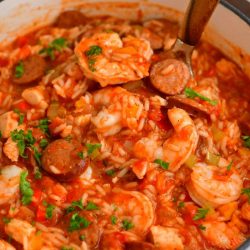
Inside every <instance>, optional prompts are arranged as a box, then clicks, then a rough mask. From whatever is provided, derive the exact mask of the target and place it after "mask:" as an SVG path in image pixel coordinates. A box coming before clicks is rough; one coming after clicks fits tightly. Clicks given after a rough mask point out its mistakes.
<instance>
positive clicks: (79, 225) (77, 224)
mask: <svg viewBox="0 0 250 250" xmlns="http://www.w3.org/2000/svg"><path fill="white" fill-rule="evenodd" d="M90 223H91V222H90V221H88V220H87V219H85V218H84V217H81V216H79V214H78V213H74V214H73V215H72V217H71V219H70V222H69V227H68V231H69V232H73V231H76V230H79V229H83V228H87V227H88V226H89V225H90Z"/></svg>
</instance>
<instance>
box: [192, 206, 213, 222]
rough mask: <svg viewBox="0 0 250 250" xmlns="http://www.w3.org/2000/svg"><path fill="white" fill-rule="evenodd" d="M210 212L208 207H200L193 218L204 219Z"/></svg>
mask: <svg viewBox="0 0 250 250" xmlns="http://www.w3.org/2000/svg"><path fill="white" fill-rule="evenodd" d="M208 212H209V209H208V208H198V209H197V212H196V214H195V216H194V217H193V220H200V219H204V218H205V217H206V215H207V213H208Z"/></svg>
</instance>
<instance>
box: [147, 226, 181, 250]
mask: <svg viewBox="0 0 250 250" xmlns="http://www.w3.org/2000/svg"><path fill="white" fill-rule="evenodd" d="M150 237H151V239H152V241H153V243H154V245H155V247H156V248H155V249H157V250H165V249H168V250H183V249H184V244H183V242H182V238H181V237H180V235H179V232H178V230H177V229H176V228H173V227H162V226H152V227H151V229H150Z"/></svg>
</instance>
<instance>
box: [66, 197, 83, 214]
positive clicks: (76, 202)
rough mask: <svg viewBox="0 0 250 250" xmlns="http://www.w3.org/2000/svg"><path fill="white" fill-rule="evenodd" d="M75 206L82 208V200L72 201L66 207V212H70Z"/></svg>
mask: <svg viewBox="0 0 250 250" xmlns="http://www.w3.org/2000/svg"><path fill="white" fill-rule="evenodd" d="M76 208H80V209H81V210H82V209H84V207H83V204H82V200H78V201H73V202H72V203H71V206H69V207H67V208H66V213H67V214H68V213H71V212H73V211H75V210H76Z"/></svg>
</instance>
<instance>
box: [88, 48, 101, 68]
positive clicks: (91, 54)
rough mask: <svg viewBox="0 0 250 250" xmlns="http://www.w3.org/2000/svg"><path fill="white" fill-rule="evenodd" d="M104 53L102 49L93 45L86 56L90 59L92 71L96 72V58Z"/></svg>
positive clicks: (89, 64) (89, 63)
mask: <svg viewBox="0 0 250 250" xmlns="http://www.w3.org/2000/svg"><path fill="white" fill-rule="evenodd" d="M101 53H102V48H101V47H100V46H98V45H92V46H90V48H89V49H88V50H87V51H86V52H85V55H86V56H87V57H88V66H89V69H90V70H91V71H93V72H94V71H95V70H96V69H95V67H94V65H95V62H96V56H98V55H100V54H101Z"/></svg>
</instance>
